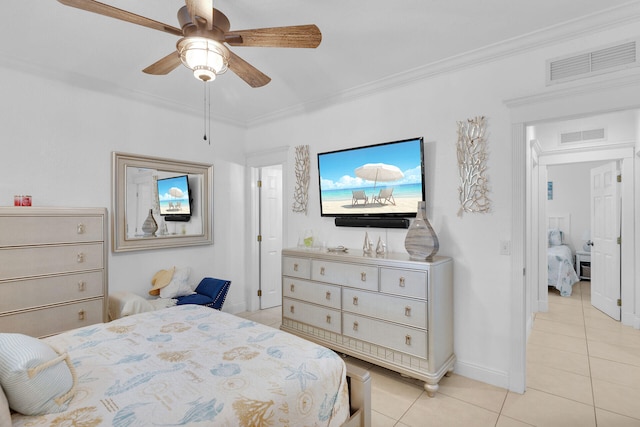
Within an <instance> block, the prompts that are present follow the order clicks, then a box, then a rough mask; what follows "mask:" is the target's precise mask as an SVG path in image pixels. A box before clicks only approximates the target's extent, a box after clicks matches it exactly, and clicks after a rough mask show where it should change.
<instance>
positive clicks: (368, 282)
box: [311, 259, 378, 291]
mask: <svg viewBox="0 0 640 427" xmlns="http://www.w3.org/2000/svg"><path fill="white" fill-rule="evenodd" d="M311 279H312V280H317V281H320V282H328V283H335V284H336V285H343V286H351V287H354V288H359V289H368V290H370V291H377V290H378V267H376V266H371V265H364V264H345V263H341V262H331V261H325V260H321V259H314V260H312V261H311Z"/></svg>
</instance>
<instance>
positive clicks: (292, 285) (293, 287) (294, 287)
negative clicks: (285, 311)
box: [291, 283, 296, 292]
mask: <svg viewBox="0 0 640 427" xmlns="http://www.w3.org/2000/svg"><path fill="white" fill-rule="evenodd" d="M295 289H296V285H295V284H293V283H292V284H291V292H295Z"/></svg>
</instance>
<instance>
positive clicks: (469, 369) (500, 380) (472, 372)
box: [454, 360, 509, 389]
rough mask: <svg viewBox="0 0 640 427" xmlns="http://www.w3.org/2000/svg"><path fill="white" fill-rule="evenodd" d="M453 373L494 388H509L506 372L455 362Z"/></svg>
mask: <svg viewBox="0 0 640 427" xmlns="http://www.w3.org/2000/svg"><path fill="white" fill-rule="evenodd" d="M454 372H455V373H456V374H458V375H462V376H463V377H467V378H471V379H472V380H476V381H481V382H483V383H487V384H491V385H494V386H496V387H502V388H506V389H508V388H509V374H508V373H507V372H503V371H496V370H495V369H490V368H486V367H484V366H479V365H474V364H472V363H465V362H462V361H460V360H458V361H457V362H456V365H455V369H454Z"/></svg>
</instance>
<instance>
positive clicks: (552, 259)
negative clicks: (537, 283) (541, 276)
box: [547, 245, 580, 297]
mask: <svg viewBox="0 0 640 427" xmlns="http://www.w3.org/2000/svg"><path fill="white" fill-rule="evenodd" d="M547 270H548V279H547V280H548V281H547V283H548V285H549V286H553V287H555V288H556V289H557V290H559V291H560V295H561V296H563V297H568V296H571V291H572V289H573V285H574V284H575V283H577V282H579V281H580V279H579V278H578V275H577V274H576V271H575V269H574V268H573V254H572V252H571V248H569V246H567V245H558V246H551V247H549V248H548V249H547Z"/></svg>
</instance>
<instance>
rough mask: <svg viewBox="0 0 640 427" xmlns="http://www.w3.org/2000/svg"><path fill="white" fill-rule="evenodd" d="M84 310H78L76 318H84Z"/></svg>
mask: <svg viewBox="0 0 640 427" xmlns="http://www.w3.org/2000/svg"><path fill="white" fill-rule="evenodd" d="M85 315H86V312H85V311H84V310H80V311H79V312H78V320H84V318H85Z"/></svg>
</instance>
